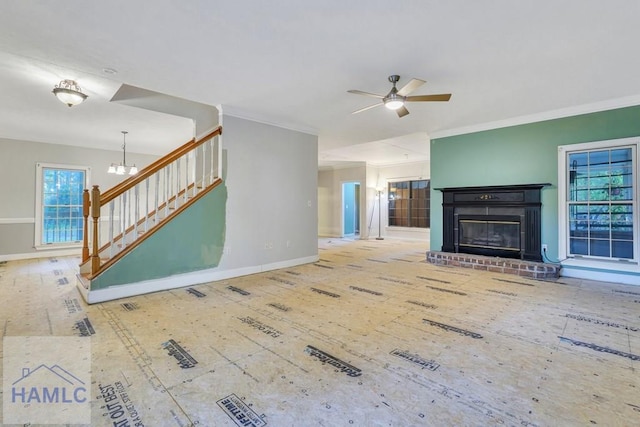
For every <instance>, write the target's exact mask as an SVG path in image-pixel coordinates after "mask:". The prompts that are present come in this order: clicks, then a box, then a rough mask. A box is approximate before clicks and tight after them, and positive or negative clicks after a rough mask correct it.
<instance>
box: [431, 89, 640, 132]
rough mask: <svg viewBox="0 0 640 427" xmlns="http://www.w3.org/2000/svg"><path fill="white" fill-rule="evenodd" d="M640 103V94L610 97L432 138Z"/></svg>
mask: <svg viewBox="0 0 640 427" xmlns="http://www.w3.org/2000/svg"><path fill="white" fill-rule="evenodd" d="M637 105H640V95H631V96H626V97H623V98H616V99H609V100H606V101H601V102H594V103H591V104H583V105H578V106H573V107H568V108H561V109H558V110H551V111H545V112H543V113H536V114H529V115H525V116H518V117H512V118H509V119H504V120H497V121H494V122H487V123H481V124H477V125H471V126H464V127H460V128H454V129H445V130H441V131H436V132H433V133H431V135H430V136H431V140H434V139H440V138H447V137H450V136H456V135H465V134H469V133H476V132H483V131H487V130H493V129H500V128H506V127H511V126H518V125H526V124H530V123H536V122H543V121H547V120H554V119H561V118H565V117H572V116H579V115H582V114H589V113H597V112H600V111H607V110H615V109H618V108H625V107H635V106H637Z"/></svg>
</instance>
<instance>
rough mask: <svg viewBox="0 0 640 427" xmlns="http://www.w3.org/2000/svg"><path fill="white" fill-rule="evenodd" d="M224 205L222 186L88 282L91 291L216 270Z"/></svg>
mask: <svg viewBox="0 0 640 427" xmlns="http://www.w3.org/2000/svg"><path fill="white" fill-rule="evenodd" d="M226 201H227V188H226V185H225V183H224V182H223V183H222V184H220V185H218V186H217V187H216V188H214V189H213V190H211V191H210V192H209V193H208V194H206V195H205V196H203V197H202V198H201V199H199V200H197V201H196V202H195V203H194V204H193V205H192V206H190V207H189V208H187V209H186V210H184V211H183V212H181V213H180V214H179V215H178V216H177V217H175V218H174V219H173V220H172V221H170V222H169V223H168V224H166V225H165V226H163V227H162V228H160V229H159V230H158V231H156V232H155V233H153V235H151V236H150V237H149V238H148V239H146V240H145V241H144V242H142V243H141V244H140V245H138V246H137V247H136V248H135V249H133V250H132V251H131V252H130V253H128V254H127V255H125V256H124V257H123V258H122V259H121V260H120V261H119V262H117V263H116V264H114V265H113V266H111V267H110V268H109V269H107V270H106V271H105V272H104V273H102V274H101V275H99V276H98V277H97V278H95V279H94V280H92V282H91V290H92V291H95V290H98V289H104V288H108V287H110V286H117V285H123V284H129V283H137V282H142V281H145V280H152V279H159V278H164V277H169V276H173V275H176V274H182V273H189V272H193V271H198V270H204V269H208V268H213V267H217V266H218V264H219V262H220V258H221V257H222V250H223V248H224V242H225V224H226Z"/></svg>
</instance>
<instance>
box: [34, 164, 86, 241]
mask: <svg viewBox="0 0 640 427" xmlns="http://www.w3.org/2000/svg"><path fill="white" fill-rule="evenodd" d="M44 169H68V170H80V171H83V172H84V173H85V175H84V176H85V186H84V188H91V168H90V167H89V166H80V165H65V164H60V163H43V162H38V163H36V200H35V233H34V245H33V247H34V248H35V249H36V250H48V249H56V248H81V247H82V241H78V242H64V243H47V244H43V243H42V231H43V227H42V219H43V218H42V214H43V212H42V209H43V197H44V196H43V192H42V190H43V186H44V185H43V184H44V183H43V182H42V179H43V170H44Z"/></svg>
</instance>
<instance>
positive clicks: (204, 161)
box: [200, 144, 207, 188]
mask: <svg viewBox="0 0 640 427" xmlns="http://www.w3.org/2000/svg"><path fill="white" fill-rule="evenodd" d="M201 147H202V182H201V184H200V185H201V186H202V188H204V186H205V184H206V182H205V178H204V177H205V172H206V170H207V165H206V163H207V153H206V150H205V147H206V145H205V144H202V145H201Z"/></svg>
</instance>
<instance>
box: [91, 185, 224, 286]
mask: <svg viewBox="0 0 640 427" xmlns="http://www.w3.org/2000/svg"><path fill="white" fill-rule="evenodd" d="M220 184H222V180H221V179H220V178H217V179H216V180H215V181H214V182H213V184H212V185H211V186H209V187H208V188H206V189H204V190H203V191H202V192H200V193H198V194H197V195H195V196H194V197H193V198H192V199H190V200H189V203H188V204H184V205H182V206H180V207H179V208H178V209H177V210H175V211H173V212H172V213H171V214H169V216H167V218H165V219H164V220H163V221H162V224H161V225H163V224H166V223H168V222H169V220H171V219H172V218H174V217H176V216H178V215H179V214H180V213H181V212H183V211H184V210H185V209H187V207H188V206H189V205H191V204H193V203H195V202H196V201H198V200H200V199H201V198H202V197H203V196H204V195H206V194H207V193H209V192H210V191H211V190H213V189H214V188H216V187H217V186H218V185H220ZM159 229H160V227H155V228H154V229H152V230H151V231H149V232H148V233H145V234H144V235H143V236H141V237H140V238H139V239H136V241H135V242H133V243H131V244H130V245H127V250H126V251H120V252H118V253H117V254H116V255H115V256H114V257H112V258H110V259H109V260H108V261H106V262H105V263H104V264H102V265H98V266H97V268H96V269H95V270H92V271H91V273H89V275H88V279H90V280H91V279H93V278H95V277H97V276H98V275H100V273H102V272H103V271H105V270H106V269H107V268H109V267H111V266H112V265H113V264H115V263H116V262H117V261H118V260H119V259H121V258H122V257H124V256H125V255H126V254H127V253H128V252H130V251H132V250H133V249H134V248H135V247H136V246H138V245H140V244H141V243H142V242H143V241H144V240H146V239H148V238H149V237H151V236H152V235H153V234H154V233H155V232H156V231H158V230H159Z"/></svg>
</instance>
